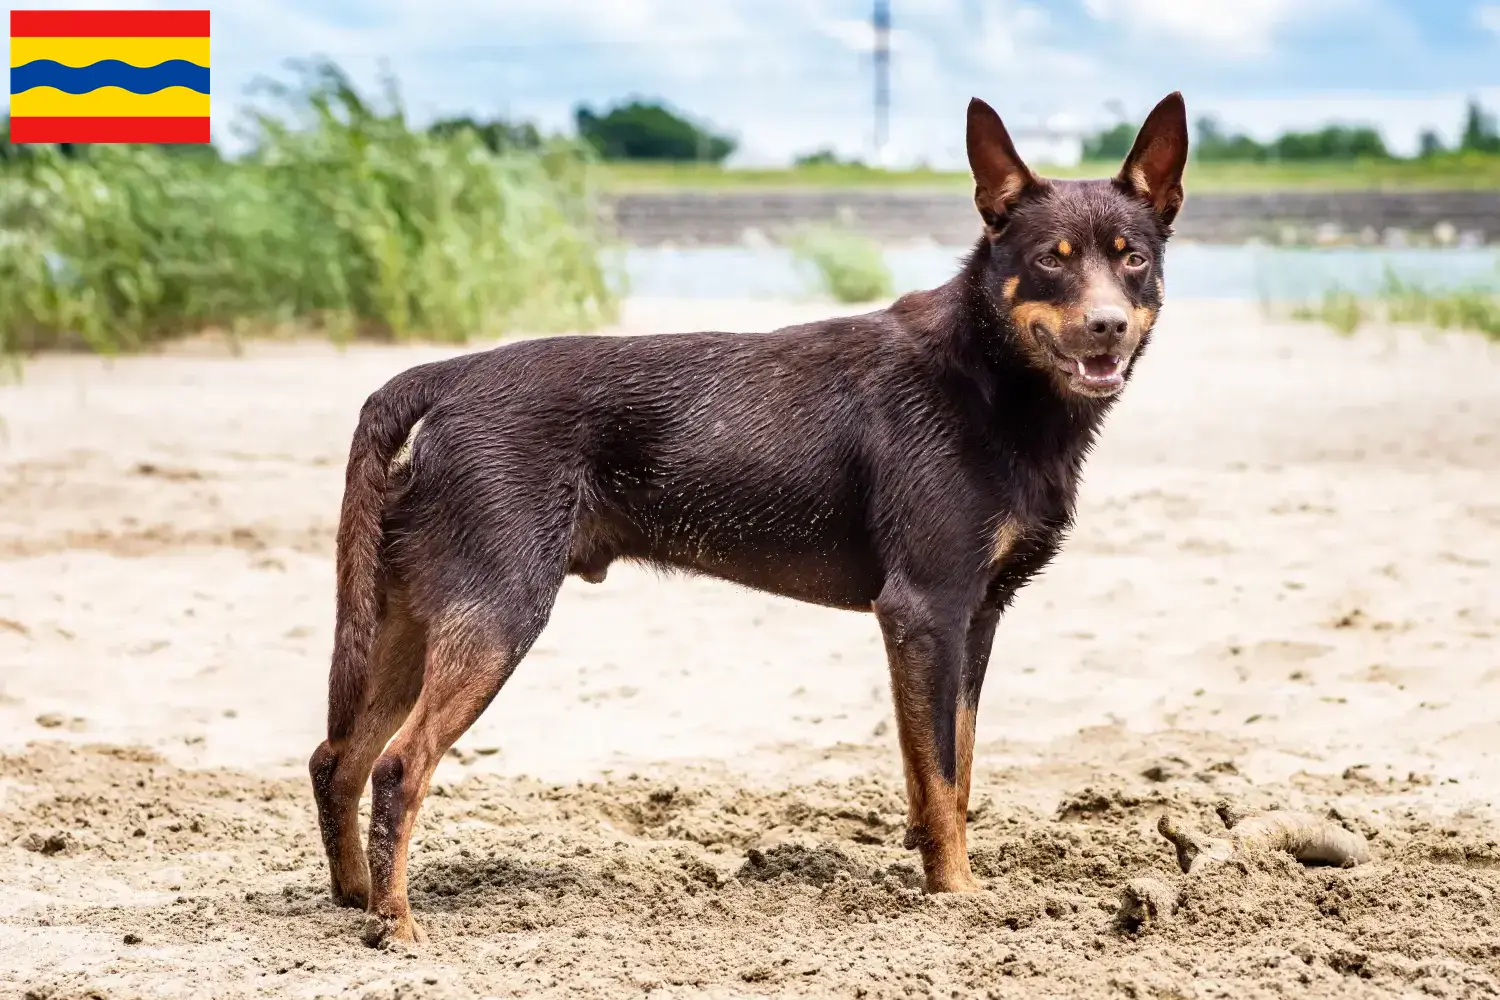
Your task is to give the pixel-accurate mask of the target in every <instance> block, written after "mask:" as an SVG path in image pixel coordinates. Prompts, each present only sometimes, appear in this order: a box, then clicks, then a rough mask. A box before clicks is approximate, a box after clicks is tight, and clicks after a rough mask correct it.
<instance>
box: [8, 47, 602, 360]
mask: <svg viewBox="0 0 1500 1000" xmlns="http://www.w3.org/2000/svg"><path fill="white" fill-rule="evenodd" d="M277 94H278V96H279V97H280V98H281V99H282V100H283V101H284V102H285V107H284V112H289V114H288V113H280V114H276V115H274V116H273V115H269V114H267V115H261V116H257V117H256V118H254V120H252V121H251V122H249V123H248V124H249V127H250V128H252V129H253V132H254V135H255V152H254V153H253V154H252V155H250V156H248V157H246V158H243V159H240V160H236V161H220V160H218V159H216V158H213V157H200V156H192V155H183V154H182V153H181V152H175V153H174V152H172V151H169V150H163V149H159V148H152V147H126V146H96V147H92V148H90V149H88V151H87V154H86V155H84V156H81V157H78V158H65V157H63V156H61V155H59V153H58V152H57V151H55V150H51V149H42V150H40V151H38V153H37V155H35V156H31V157H28V158H25V159H20V160H12V161H10V162H9V163H8V164H7V165H6V168H5V169H4V170H3V171H0V289H3V293H0V353H15V352H24V351H28V350H34V349H38V348H48V347H57V346H84V347H89V348H92V349H95V350H100V351H113V350H123V349H131V348H136V347H140V346H143V345H147V344H150V343H152V342H155V341H160V340H163V339H167V338H171V337H176V336H180V335H183V334H188V333H193V332H196V331H199V330H202V329H204V328H208V327H218V328H224V329H228V330H231V331H234V332H237V333H252V332H259V331H267V330H272V329H275V328H278V327H285V326H288V325H291V326H294V327H296V328H298V329H308V330H315V331H319V332H322V333H324V334H327V335H329V336H332V337H335V338H340V339H342V338H348V337H353V336H374V337H381V338H394V339H407V338H414V339H415V338H420V339H435V340H446V341H461V340H465V339H467V338H470V337H491V336H496V335H499V334H503V333H506V332H508V331H512V330H518V329H525V330H538V331H540V330H555V329H579V328H588V327H591V326H594V325H597V324H599V323H600V322H604V321H608V320H609V319H610V318H611V317H612V316H613V314H614V310H615V308H616V302H615V299H614V294H613V292H612V290H611V287H610V282H609V281H608V280H607V279H608V275H607V274H606V272H605V269H604V267H603V265H602V263H601V259H600V255H599V235H600V234H599V233H598V231H597V223H596V213H595V209H594V204H593V197H592V186H591V181H590V174H589V169H588V161H587V158H586V157H585V156H584V155H583V154H582V153H581V152H580V151H579V150H578V149H577V148H575V147H572V146H568V145H563V144H558V145H554V146H549V147H547V148H544V149H543V150H541V151H538V152H525V153H507V154H495V153H492V152H490V151H489V150H488V149H486V148H485V147H484V146H483V145H482V144H481V143H480V142H479V140H478V139H477V138H476V137H475V136H474V135H473V134H471V133H469V132H460V133H458V134H454V135H449V136H432V135H427V134H425V133H423V132H420V131H417V130H414V129H413V128H411V127H409V125H408V123H407V121H406V119H405V116H404V114H403V112H402V110H401V108H400V105H399V101H397V100H396V98H395V95H394V93H392V94H391V95H390V100H389V101H388V102H387V103H386V105H385V106H382V107H377V106H375V104H374V103H373V102H371V101H369V100H367V99H366V98H365V97H363V96H362V95H360V94H359V93H357V92H356V91H355V90H354V89H353V88H352V87H351V86H350V85H349V84H348V82H347V81H346V80H345V79H344V77H343V76H342V75H341V74H340V73H339V72H338V70H337V69H335V68H333V67H331V66H326V65H325V66H317V67H313V68H311V69H309V70H308V71H307V73H306V75H305V76H304V77H303V78H302V79H300V80H299V81H298V82H297V84H296V85H294V86H290V87H287V88H283V89H281V90H279V91H278V92H277Z"/></svg>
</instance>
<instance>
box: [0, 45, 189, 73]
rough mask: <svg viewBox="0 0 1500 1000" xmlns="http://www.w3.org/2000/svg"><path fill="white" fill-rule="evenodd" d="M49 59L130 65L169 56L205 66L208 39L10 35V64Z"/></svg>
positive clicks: (73, 63) (157, 62)
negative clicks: (25, 36) (111, 62)
mask: <svg viewBox="0 0 1500 1000" xmlns="http://www.w3.org/2000/svg"><path fill="white" fill-rule="evenodd" d="M38 59H51V60H53V61H54V62H60V63H62V64H63V65H64V66H89V65H92V64H93V63H96V62H103V61H104V60H106V59H118V60H120V61H121V62H126V63H130V65H132V66H160V65H161V64H162V63H164V62H167V61H169V60H172V59H186V60H187V61H188V62H190V63H197V64H198V65H199V66H207V65H208V39H207V38H12V39H11V40H10V64H11V65H12V66H25V65H26V64H27V63H29V62H35V61H36V60H38Z"/></svg>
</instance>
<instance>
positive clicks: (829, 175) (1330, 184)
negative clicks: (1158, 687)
mask: <svg viewBox="0 0 1500 1000" xmlns="http://www.w3.org/2000/svg"><path fill="white" fill-rule="evenodd" d="M1119 166H1120V165H1119V163H1118V162H1115V161H1110V162H1098V163H1089V162H1085V163H1083V164H1080V165H1079V166H1077V167H1043V166H1039V167H1037V170H1038V172H1039V173H1042V174H1045V175H1047V176H1050V177H1107V176H1109V175H1110V174H1113V173H1114V172H1115V171H1117V170H1118V169H1119ZM595 171H596V176H597V179H598V183H599V185H600V186H601V187H602V188H604V189H606V190H609V191H612V192H633V191H663V190H674V189H677V190H695V189H704V190H736V189H744V190H755V189H765V188H771V189H775V188H830V187H844V188H892V187H894V188H912V189H918V190H922V189H930V190H953V191H960V190H962V191H967V190H968V189H969V188H970V187H971V186H972V185H973V181H972V180H970V178H969V175H968V174H966V173H962V172H945V171H934V170H877V169H873V168H869V167H861V166H857V165H849V164H816V165H810V166H805V167H795V168H788V169H735V168H724V167H718V166H714V165H713V164H704V163H610V164H601V165H599V166H598V167H597V168H595ZM1187 184H1188V186H1189V188H1190V189H1191V190H1194V191H1225V192H1229V191H1271V190H1310V191H1333V190H1368V189H1371V188H1392V189H1401V190H1421V189H1431V190H1472V189H1484V188H1495V189H1500V156H1481V155H1472V154H1470V155H1458V154H1452V155H1446V156H1438V157H1433V158H1431V159H1425V160H1370V161H1357V162H1353V163H1265V164H1256V163H1192V164H1190V165H1189V167H1188V174H1187Z"/></svg>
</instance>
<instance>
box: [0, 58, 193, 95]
mask: <svg viewBox="0 0 1500 1000" xmlns="http://www.w3.org/2000/svg"><path fill="white" fill-rule="evenodd" d="M32 87H56V88H57V89H58V90H60V91H62V92H63V93H64V94H87V93H89V92H90V91H94V90H98V89H99V88H100V87H119V88H120V89H121V90H128V91H130V92H131V93H132V94H155V93H157V92H158V91H162V90H166V89H167V88H168V87H186V88H187V89H188V90H196V91H197V92H198V93H200V94H206V93H208V67H207V66H199V65H198V64H197V63H190V62H188V61H187V60H186V59H170V60H168V61H167V62H164V63H161V64H160V65H157V66H132V65H130V63H127V62H121V61H120V60H118V59H104V60H101V61H100V62H96V63H90V64H89V65H87V66H64V65H63V64H62V63H60V62H56V61H55V60H52V59H36V60H33V61H32V62H29V63H26V64H25V65H23V66H12V67H11V70H10V92H11V93H12V94H19V93H21V92H22V91H26V90H30V89H31V88H32Z"/></svg>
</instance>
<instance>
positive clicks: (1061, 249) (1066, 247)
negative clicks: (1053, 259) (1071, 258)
mask: <svg viewBox="0 0 1500 1000" xmlns="http://www.w3.org/2000/svg"><path fill="white" fill-rule="evenodd" d="M1057 252H1058V253H1059V254H1061V255H1062V256H1064V257H1066V256H1067V255H1068V254H1070V253H1072V252H1073V244H1071V243H1069V242H1068V241H1067V240H1062V241H1060V242H1059V243H1058V244H1057Z"/></svg>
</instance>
